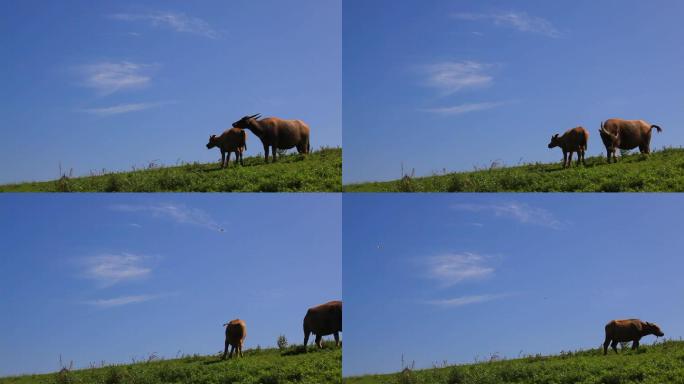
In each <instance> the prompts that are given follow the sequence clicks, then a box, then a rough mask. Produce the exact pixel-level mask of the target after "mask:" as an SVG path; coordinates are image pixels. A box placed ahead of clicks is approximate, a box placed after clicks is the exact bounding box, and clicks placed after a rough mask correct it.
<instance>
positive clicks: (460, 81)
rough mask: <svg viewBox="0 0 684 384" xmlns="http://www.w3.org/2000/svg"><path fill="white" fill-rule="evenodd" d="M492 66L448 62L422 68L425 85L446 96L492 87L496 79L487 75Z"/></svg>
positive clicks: (469, 62) (476, 63) (472, 62)
mask: <svg viewBox="0 0 684 384" xmlns="http://www.w3.org/2000/svg"><path fill="white" fill-rule="evenodd" d="M491 67H492V65H490V64H483V63H478V62H475V61H446V62H441V63H435V64H429V65H426V66H424V67H423V68H422V72H423V74H424V76H425V85H427V86H429V87H433V88H436V89H439V90H440V91H441V92H443V93H444V94H445V95H450V94H452V93H455V92H458V91H461V90H464V89H470V88H483V87H487V86H489V85H491V84H492V83H493V81H494V78H493V77H492V76H491V75H490V74H488V73H487V70H488V69H489V68H491Z"/></svg>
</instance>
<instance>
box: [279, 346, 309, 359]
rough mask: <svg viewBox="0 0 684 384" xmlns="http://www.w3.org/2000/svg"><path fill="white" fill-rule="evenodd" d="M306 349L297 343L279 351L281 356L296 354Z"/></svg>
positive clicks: (305, 351)
mask: <svg viewBox="0 0 684 384" xmlns="http://www.w3.org/2000/svg"><path fill="white" fill-rule="evenodd" d="M307 351H308V349H307V348H306V347H305V346H303V345H297V346H292V347H289V348H287V349H286V350H284V351H282V352H281V353H280V355H281V356H296V355H301V354H304V353H307Z"/></svg>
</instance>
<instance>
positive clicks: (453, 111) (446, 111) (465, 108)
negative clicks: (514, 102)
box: [422, 101, 507, 116]
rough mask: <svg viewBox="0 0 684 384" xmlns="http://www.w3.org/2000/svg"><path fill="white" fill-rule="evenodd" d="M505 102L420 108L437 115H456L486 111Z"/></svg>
mask: <svg viewBox="0 0 684 384" xmlns="http://www.w3.org/2000/svg"><path fill="white" fill-rule="evenodd" d="M505 104H507V102H505V101H499V102H485V103H467V104H460V105H454V106H452V107H441V108H425V109H422V111H424V112H429V113H434V114H438V115H446V116H458V115H463V114H466V113H470V112H479V111H486V110H488V109H493V108H497V107H500V106H502V105H505Z"/></svg>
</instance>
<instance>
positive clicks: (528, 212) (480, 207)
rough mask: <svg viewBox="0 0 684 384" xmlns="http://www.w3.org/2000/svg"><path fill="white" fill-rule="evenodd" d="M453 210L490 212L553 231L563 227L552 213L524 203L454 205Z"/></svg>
mask: <svg viewBox="0 0 684 384" xmlns="http://www.w3.org/2000/svg"><path fill="white" fill-rule="evenodd" d="M451 208H452V209H454V210H457V211H469V212H488V213H491V214H494V215H495V216H498V217H508V218H511V219H514V220H516V221H518V222H520V223H522V224H534V225H540V226H543V227H548V228H553V229H559V228H561V226H562V224H561V222H560V221H559V220H558V219H556V218H555V217H554V215H553V214H552V213H551V212H549V211H547V210H545V209H542V208H537V207H532V206H530V205H528V204H524V203H517V202H509V203H494V204H454V205H452V206H451Z"/></svg>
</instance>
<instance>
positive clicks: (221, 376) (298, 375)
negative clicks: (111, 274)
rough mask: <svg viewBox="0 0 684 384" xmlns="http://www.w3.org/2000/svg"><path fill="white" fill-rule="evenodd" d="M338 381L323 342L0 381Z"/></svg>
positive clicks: (333, 355) (330, 349)
mask: <svg viewBox="0 0 684 384" xmlns="http://www.w3.org/2000/svg"><path fill="white" fill-rule="evenodd" d="M341 377H342V349H341V348H338V347H335V346H334V343H330V342H329V343H326V344H325V348H324V349H322V350H318V349H317V348H315V347H309V352H308V353H302V346H301V345H299V346H293V347H290V348H288V349H286V350H284V351H283V352H281V351H279V350H278V349H261V350H259V349H251V350H246V351H245V352H244V357H243V358H233V359H228V360H221V359H220V356H187V357H182V358H179V359H174V360H155V361H151V362H140V363H135V364H129V365H113V366H106V367H101V368H91V369H82V370H72V371H67V372H62V373H60V372H56V373H51V374H44V375H26V376H16V377H6V378H1V379H0V383H2V384H9V383H12V384H15V383H16V384H38V383H45V384H71V383H74V384H75V383H83V384H85V383H88V384H90V383H93V384H157V383H184V384H185V383H187V384H193V383H196V384H199V383H203V384H204V383H206V384H229V383H235V384H238V383H239V384H280V383H309V384H322V383H339V382H341Z"/></svg>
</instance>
